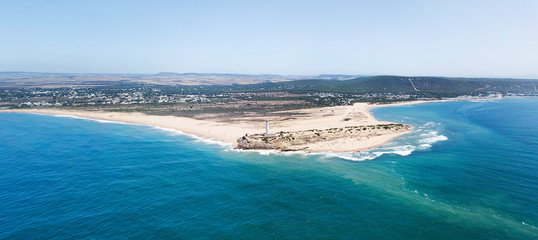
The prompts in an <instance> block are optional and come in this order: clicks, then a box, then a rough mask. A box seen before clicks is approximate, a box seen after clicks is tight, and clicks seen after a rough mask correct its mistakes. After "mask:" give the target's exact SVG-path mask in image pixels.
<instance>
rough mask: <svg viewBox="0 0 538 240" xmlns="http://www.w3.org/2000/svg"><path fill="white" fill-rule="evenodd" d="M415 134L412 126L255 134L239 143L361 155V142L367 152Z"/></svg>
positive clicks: (255, 147) (243, 146) (286, 149)
mask: <svg viewBox="0 0 538 240" xmlns="http://www.w3.org/2000/svg"><path fill="white" fill-rule="evenodd" d="M412 130H413V127H411V126H410V125H406V124H399V123H389V124H378V125H365V126H349V127H342V128H329V129H324V130H318V129H312V130H305V131H295V132H279V133H277V134H254V135H245V136H243V137H241V138H239V139H237V147H238V148H240V149H276V150H280V151H308V150H309V149H310V148H311V147H313V148H314V149H315V150H316V151H334V150H335V148H338V151H357V150H360V148H359V147H360V146H358V142H361V143H362V144H361V145H363V146H364V147H365V148H366V149H367V148H370V147H372V146H375V144H372V143H374V142H384V141H385V139H386V138H387V137H388V136H394V135H396V136H397V135H399V134H404V133H409V132H411V131H412ZM367 143H369V144H367Z"/></svg>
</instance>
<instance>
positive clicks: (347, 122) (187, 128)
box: [4, 103, 412, 152]
mask: <svg viewBox="0 0 538 240" xmlns="http://www.w3.org/2000/svg"><path fill="white" fill-rule="evenodd" d="M406 104H409V103H406ZM382 106H385V105H373V104H367V103H355V104H353V105H347V106H335V107H322V108H309V109H299V110H287V111H275V112H269V113H263V114H262V113H244V114H239V115H229V114H228V115H226V114H200V115H198V116H195V117H181V116H162V115H149V114H145V113H140V112H109V111H102V110H96V111H88V110H85V111H80V110H72V109H64V108H48V109H43V108H41V109H18V110H13V109H12V110H4V112H5V111H9V112H30V113H40V114H50V115H69V116H76V117H84V118H90V119H98V120H108V121H118V122H125V123H134V124H143V125H151V126H156V127H162V128H169V129H174V130H178V131H181V132H184V133H188V134H193V135H196V136H198V137H202V138H209V139H214V140H218V141H221V142H225V143H229V144H231V145H232V146H233V147H235V148H240V149H276V150H281V151H295V150H301V151H306V152H325V151H331V152H355V151H362V150H367V149H371V148H375V147H378V146H380V145H382V144H384V143H386V142H388V141H390V140H392V139H394V138H396V137H398V136H401V135H403V134H406V133H409V132H411V131H412V127H411V126H409V125H405V124H395V123H391V122H383V121H378V120H377V119H375V118H374V117H373V116H372V115H371V114H370V112H369V110H370V109H372V108H375V107H382ZM266 121H268V122H269V124H270V129H271V131H270V132H269V134H270V136H264V135H263V134H262V133H264V132H265V131H266ZM245 135H246V136H245ZM238 139H239V141H238ZM254 143H256V144H254ZM259 143H265V144H259Z"/></svg>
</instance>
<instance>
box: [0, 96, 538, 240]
mask: <svg viewBox="0 0 538 240" xmlns="http://www.w3.org/2000/svg"><path fill="white" fill-rule="evenodd" d="M372 112H373V114H374V116H375V117H376V118H378V119H379V120H386V121H394V122H399V123H400V122H401V123H407V124H411V125H413V126H414V128H415V131H414V132H413V133H410V134H407V135H404V136H401V137H399V138H398V139H396V140H394V141H392V142H390V143H387V144H385V145H384V146H382V147H380V148H377V149H373V150H370V151H365V152H361V153H323V154H306V153H275V152H270V151H266V152H263V151H262V152H261V153H262V154H260V152H252V151H235V150H231V149H230V148H229V146H226V145H219V144H211V143H204V142H203V141H201V140H200V139H195V138H192V137H189V136H184V135H181V134H177V133H176V132H173V131H166V130H162V129H156V128H153V127H148V126H141V125H129V124H117V123H111V122H97V121H92V120H87V119H74V118H66V117H55V116H46V115H36V114H25V113H0V143H1V144H0V185H1V186H0V239H35V238H39V239H43V238H44V239H66V238H76V239H81V238H82V239H96V238H99V239H103V238H104V239H126V238H130V239H163V238H165V239H215V238H219V239H305V238H306V239H321V238H323V239H357V238H360V239H379V238H381V239H417V238H419V239H462V238H463V239H492V238H493V239H536V238H538V229H537V227H538V123H537V122H538V121H537V119H538V98H503V99H498V100H491V101H477V102H442V103H425V104H417V105H407V106H394V107H383V108H377V109H374V110H373V111H372Z"/></svg>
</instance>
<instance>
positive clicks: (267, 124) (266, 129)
mask: <svg viewBox="0 0 538 240" xmlns="http://www.w3.org/2000/svg"><path fill="white" fill-rule="evenodd" d="M267 134H269V121H267V120H265V135H267Z"/></svg>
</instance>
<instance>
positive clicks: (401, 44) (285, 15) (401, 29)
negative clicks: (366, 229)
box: [0, 0, 538, 77]
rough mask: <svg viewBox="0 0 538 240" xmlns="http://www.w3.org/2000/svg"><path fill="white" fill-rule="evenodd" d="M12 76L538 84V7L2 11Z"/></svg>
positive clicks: (69, 5)
mask: <svg viewBox="0 0 538 240" xmlns="http://www.w3.org/2000/svg"><path fill="white" fill-rule="evenodd" d="M0 32H1V33H2V34H1V35H0V71H41V72H84V73H92V72H95V73H99V72H101V73H157V72H161V71H170V72H215V73H249V74H257V73H274V74H321V73H344V74H399V75H430V76H431V75H435V76H468V77H474V76H485V77H491V76H495V77H538V1H535V0H529V1H526V0H518V1H494V0H493V1H471V0H469V1H435V0H430V1H383V0H378V1H374V0H372V1H313V0H310V1H291V0H290V1H254V0H253V1H204V0H198V1H157V0H154V1H113V0H109V1H53V0H51V1H25V0H17V1H14V0H13V1H10V0H7V1H2V4H1V7H0Z"/></svg>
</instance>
